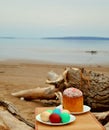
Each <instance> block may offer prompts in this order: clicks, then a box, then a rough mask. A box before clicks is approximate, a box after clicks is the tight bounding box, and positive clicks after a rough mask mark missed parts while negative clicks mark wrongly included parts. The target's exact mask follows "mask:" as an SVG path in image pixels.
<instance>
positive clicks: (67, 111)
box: [61, 109, 70, 114]
mask: <svg viewBox="0 0 109 130" xmlns="http://www.w3.org/2000/svg"><path fill="white" fill-rule="evenodd" d="M61 112H66V113H69V114H70V111H69V110H67V109H63V110H62V111H61Z"/></svg>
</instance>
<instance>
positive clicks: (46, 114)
mask: <svg viewBox="0 0 109 130" xmlns="http://www.w3.org/2000/svg"><path fill="white" fill-rule="evenodd" d="M50 115H51V113H49V112H47V111H44V112H42V113H41V114H40V118H41V120H42V121H44V122H47V121H49V116H50Z"/></svg>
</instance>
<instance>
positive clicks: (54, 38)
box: [42, 36, 109, 40]
mask: <svg viewBox="0 0 109 130" xmlns="http://www.w3.org/2000/svg"><path fill="white" fill-rule="evenodd" d="M42 39H53V40H109V37H85V36H79V37H78V36H76V37H72V36H71V37H69V36H68V37H45V38H42Z"/></svg>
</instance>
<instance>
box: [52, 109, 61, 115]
mask: <svg viewBox="0 0 109 130" xmlns="http://www.w3.org/2000/svg"><path fill="white" fill-rule="evenodd" d="M53 113H56V114H58V115H60V114H61V110H60V109H59V108H56V109H54V110H53Z"/></svg>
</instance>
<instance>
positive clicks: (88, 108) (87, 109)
mask: <svg viewBox="0 0 109 130" xmlns="http://www.w3.org/2000/svg"><path fill="white" fill-rule="evenodd" d="M56 108H60V109H62V108H63V107H62V105H59V106H57V107H56ZM90 110H91V108H90V107H89V106H87V105H84V106H83V111H82V112H71V114H84V113H86V112H89V111H90Z"/></svg>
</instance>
